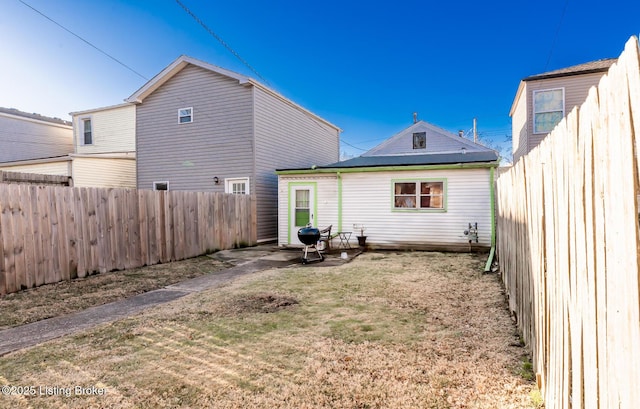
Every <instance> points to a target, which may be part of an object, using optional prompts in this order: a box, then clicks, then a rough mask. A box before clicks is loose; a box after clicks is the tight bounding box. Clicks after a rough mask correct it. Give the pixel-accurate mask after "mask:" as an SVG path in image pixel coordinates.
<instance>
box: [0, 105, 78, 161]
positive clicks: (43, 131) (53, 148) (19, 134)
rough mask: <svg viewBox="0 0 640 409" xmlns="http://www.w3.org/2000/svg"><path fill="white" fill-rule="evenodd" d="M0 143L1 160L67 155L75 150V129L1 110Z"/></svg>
mask: <svg viewBox="0 0 640 409" xmlns="http://www.w3.org/2000/svg"><path fill="white" fill-rule="evenodd" d="M0 146H2V149H0V163H2V162H13V161H19V160H30V159H40V158H52V157H56V156H64V155H67V154H69V153H72V152H73V130H72V129H71V127H70V126H64V125H56V124H49V123H46V122H42V121H36V120H31V119H23V118H20V117H16V116H13V115H4V114H0Z"/></svg>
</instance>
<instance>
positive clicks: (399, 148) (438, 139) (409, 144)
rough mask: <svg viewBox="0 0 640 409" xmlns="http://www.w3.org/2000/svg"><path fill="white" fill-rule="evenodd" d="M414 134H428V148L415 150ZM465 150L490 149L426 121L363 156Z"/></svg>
mask: <svg viewBox="0 0 640 409" xmlns="http://www.w3.org/2000/svg"><path fill="white" fill-rule="evenodd" d="M414 132H425V133H426V147H425V148H424V149H413V134H414ZM462 148H464V149H465V150H466V151H467V152H482V151H487V150H489V149H488V148H486V147H484V146H482V145H478V144H476V143H474V142H472V141H469V140H467V139H465V138H461V137H460V136H458V135H454V134H452V133H451V132H449V131H446V130H444V129H441V128H438V127H437V126H434V125H431V124H429V123H427V122H424V121H418V122H417V123H415V124H413V125H411V126H410V127H408V128H406V129H404V130H402V131H400V132H399V133H397V134H395V135H393V136H392V137H391V138H389V139H387V140H386V141H384V142H382V143H381V144H380V145H378V146H376V147H374V148H372V149H370V150H369V151H367V152H365V153H363V154H362V156H385V155H424V154H427V153H450V152H460V151H461V149H462Z"/></svg>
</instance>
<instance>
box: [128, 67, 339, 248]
mask: <svg viewBox="0 0 640 409" xmlns="http://www.w3.org/2000/svg"><path fill="white" fill-rule="evenodd" d="M127 102H130V103H134V104H136V157H137V187H138V189H168V190H190V191H208V192H227V193H238V194H255V195H256V197H257V237H258V241H266V240H274V239H275V238H276V234H277V201H278V188H277V185H278V179H277V176H276V175H275V173H274V171H275V169H276V168H282V167H302V166H311V165H313V164H321V163H330V162H334V161H337V160H338V158H339V137H340V136H339V135H340V129H339V128H338V127H336V126H335V125H333V124H331V123H329V122H327V121H326V120H324V119H322V118H320V117H319V116H317V115H315V114H313V113H311V112H309V111H308V110H306V109H304V108H302V107H301V106H299V105H298V104H296V103H294V102H292V101H291V100H289V99H287V98H285V97H283V96H282V95H280V94H278V93H277V92H275V91H274V90H272V89H270V88H268V87H266V86H264V85H262V84H261V83H259V82H257V81H255V80H253V79H251V78H249V77H245V76H244V75H241V74H238V73H235V72H232V71H229V70H226V69H223V68H220V67H217V66H214V65H211V64H208V63H205V62H202V61H199V60H196V59H194V58H191V57H186V56H181V57H179V58H178V59H176V60H175V61H174V62H173V63H171V64H170V65H169V66H168V67H166V68H165V69H164V70H163V71H162V72H160V73H159V74H158V75H156V76H155V77H154V78H153V79H151V81H149V82H148V83H146V84H145V85H144V86H143V87H142V88H140V89H139V90H138V91H136V92H135V93H134V94H133V95H132V96H131V97H130V98H128V99H127Z"/></svg>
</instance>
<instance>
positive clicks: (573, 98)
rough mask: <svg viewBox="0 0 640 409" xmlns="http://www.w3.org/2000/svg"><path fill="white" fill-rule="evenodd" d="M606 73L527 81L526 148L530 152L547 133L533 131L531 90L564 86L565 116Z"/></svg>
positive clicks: (580, 102)
mask: <svg viewBox="0 0 640 409" xmlns="http://www.w3.org/2000/svg"><path fill="white" fill-rule="evenodd" d="M604 74H606V73H603V72H599V73H593V74H581V75H573V76H569V77H559V78H550V79H543V80H537V81H527V88H526V93H527V118H528V119H527V135H528V138H527V150H526V152H530V151H531V150H532V149H533V148H535V147H536V146H538V145H539V144H540V142H541V141H542V140H543V139H544V138H545V137H546V136H547V135H548V134H534V133H533V91H538V90H543V89H550V88H563V87H564V99H565V100H564V115H565V116H567V115H568V114H569V112H571V110H572V109H573V108H574V107H576V106H580V105H582V103H583V102H584V101H585V100H586V99H587V95H588V93H589V89H590V88H591V87H592V86H594V85H597V84H598V82H599V81H600V78H602V76H603V75H604Z"/></svg>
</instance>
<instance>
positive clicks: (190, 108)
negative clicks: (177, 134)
mask: <svg viewBox="0 0 640 409" xmlns="http://www.w3.org/2000/svg"><path fill="white" fill-rule="evenodd" d="M186 110H189V115H182V113H181V111H186ZM186 117H189V119H190V120H189V121H184V122H183V121H181V120H180V119H182V118H186ZM190 123H193V107H184V108H179V109H178V124H180V125H181V124H190Z"/></svg>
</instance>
